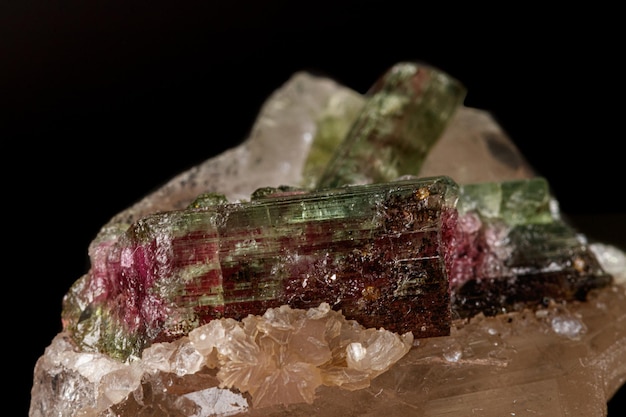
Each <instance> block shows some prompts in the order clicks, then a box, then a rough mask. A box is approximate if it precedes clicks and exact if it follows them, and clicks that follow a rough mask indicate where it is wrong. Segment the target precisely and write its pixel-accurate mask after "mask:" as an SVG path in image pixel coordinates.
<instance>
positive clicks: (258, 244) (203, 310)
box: [63, 177, 458, 358]
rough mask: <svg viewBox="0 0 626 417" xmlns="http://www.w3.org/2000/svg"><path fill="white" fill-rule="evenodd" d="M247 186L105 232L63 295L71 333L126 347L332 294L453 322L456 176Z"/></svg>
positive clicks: (126, 350)
mask: <svg viewBox="0 0 626 417" xmlns="http://www.w3.org/2000/svg"><path fill="white" fill-rule="evenodd" d="M255 194H256V196H255V198H254V199H253V200H252V201H250V202H245V203H225V204H220V202H219V201H220V200H219V198H216V197H215V196H208V197H201V198H199V199H198V200H197V201H196V202H194V204H192V208H190V209H187V210H181V211H171V212H166V213H159V214H154V215H151V216H148V217H146V218H143V219H141V220H139V221H138V222H136V223H135V224H133V225H132V226H131V227H130V228H129V229H128V230H127V231H126V232H125V233H123V234H122V235H120V236H118V237H117V238H116V239H108V240H103V241H101V244H102V246H101V247H98V246H97V245H96V246H95V247H93V248H92V254H95V255H94V257H92V263H93V267H92V270H91V272H90V273H89V274H88V275H86V276H85V277H83V278H82V279H81V280H79V282H77V283H76V284H75V285H74V286H73V288H72V289H71V290H70V292H69V293H68V295H67V296H66V297H65V300H64V309H63V318H64V326H65V328H66V330H68V331H69V332H70V333H72V334H73V336H74V338H75V339H76V341H77V342H78V343H79V344H80V345H81V346H82V348H83V349H86V350H97V351H103V352H106V353H108V354H110V355H112V356H115V357H119V358H126V357H128V356H129V355H136V354H139V352H141V350H142V349H143V348H144V347H145V346H147V345H149V344H151V343H152V342H154V341H167V340H173V339H175V338H177V337H180V336H181V335H185V334H187V333H188V332H189V331H190V330H191V329H193V328H196V327H198V326H199V325H201V324H204V323H207V322H209V321H211V320H212V319H216V318H221V317H230V318H236V319H242V318H244V317H246V316H247V315H248V314H263V313H264V312H265V311H266V310H267V309H268V308H271V307H277V306H281V305H285V304H287V305H290V306H292V307H296V308H309V307H313V306H318V305H319V304H320V303H321V302H327V303H329V304H330V306H331V307H332V308H333V309H336V310H341V311H342V313H343V314H344V315H345V316H346V317H347V318H349V319H355V320H357V321H358V322H359V323H361V324H362V325H364V326H367V327H376V328H377V327H384V328H385V329H387V330H391V331H397V332H399V333H405V332H408V331H412V332H414V334H415V335H416V336H417V337H427V336H440V335H445V334H448V333H449V326H450V309H449V305H450V304H449V303H450V298H449V285H448V275H447V270H448V268H449V262H450V259H451V258H450V255H449V254H448V253H447V251H448V250H449V248H450V247H451V246H450V243H449V242H448V241H449V240H450V239H452V237H453V231H454V229H455V219H456V210H455V209H454V207H455V204H456V200H457V198H458V186H457V185H456V184H455V183H454V182H453V181H452V180H450V179H449V178H446V177H437V178H431V179H419V180H406V181H397V182H390V183H384V184H372V185H364V186H353V187H343V188H339V189H333V190H325V191H319V192H310V193H305V192H302V191H295V192H294V191H292V190H289V189H288V188H283V189H277V190H276V192H274V193H272V192H271V191H270V190H263V191H262V192H259V193H255Z"/></svg>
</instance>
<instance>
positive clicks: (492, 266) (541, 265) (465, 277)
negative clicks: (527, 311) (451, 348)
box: [450, 177, 612, 317]
mask: <svg viewBox="0 0 626 417" xmlns="http://www.w3.org/2000/svg"><path fill="white" fill-rule="evenodd" d="M458 211H459V216H458V222H457V230H456V234H455V242H454V250H453V253H454V255H453V258H454V260H453V266H452V270H451V272H450V285H451V294H452V309H453V311H454V313H455V316H459V317H471V316H473V315H475V314H478V313H483V314H487V315H494V314H499V313H506V312H511V311H515V310H519V309H522V308H527V307H530V306H535V307H536V306H541V305H542V304H545V303H547V302H550V300H559V301H572V300H584V299H585V298H586V296H587V294H588V292H589V291H590V290H592V289H594V288H601V287H605V286H607V285H609V284H611V282H612V276H611V275H610V274H608V273H607V272H606V271H605V269H604V268H603V267H602V266H601V265H600V263H599V262H598V260H597V258H596V255H595V254H594V253H593V251H592V250H591V248H590V246H589V244H588V243H587V241H586V239H585V238H584V236H582V235H581V234H580V233H578V232H576V231H575V230H574V229H573V228H572V227H571V226H569V225H568V224H567V223H566V222H565V221H564V220H563V219H562V218H561V216H560V212H559V210H558V205H557V202H556V201H555V200H554V199H553V197H552V195H551V194H550V189H549V185H548V182H547V181H546V180H545V179H544V178H541V177H535V178H531V179H526V180H512V181H505V182H501V183H480V184H466V185H464V186H461V193H460V199H459V204H458Z"/></svg>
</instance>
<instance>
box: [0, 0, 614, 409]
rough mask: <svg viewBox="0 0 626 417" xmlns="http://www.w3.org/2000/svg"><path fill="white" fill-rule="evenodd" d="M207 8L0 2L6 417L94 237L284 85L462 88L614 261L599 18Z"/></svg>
mask: <svg viewBox="0 0 626 417" xmlns="http://www.w3.org/2000/svg"><path fill="white" fill-rule="evenodd" d="M213 3H215V2H209V1H205V2H200V1H191V2H170V3H166V2H159V1H151V2H130V1H129V2H121V1H96V0H92V1H90V2H79V1H48V2H45V4H44V2H43V1H32V0H22V1H9V0H4V2H3V3H2V4H1V5H0V54H1V55H0V103H1V105H2V108H0V129H1V130H0V138H1V139H2V144H3V156H4V158H3V160H4V163H3V172H4V178H5V190H4V191H5V197H4V199H3V201H4V204H3V205H4V213H5V215H4V220H5V223H6V226H7V227H6V230H7V231H8V232H7V233H6V234H5V243H6V244H5V246H4V247H5V249H4V251H5V261H6V264H7V265H10V266H11V268H7V270H8V271H9V272H5V276H4V280H5V281H4V282H5V285H6V286H7V287H6V288H7V289H6V290H5V291H4V294H5V295H7V297H9V298H11V300H9V303H8V304H7V305H8V306H10V307H8V313H5V314H7V315H6V316H5V326H7V330H6V331H5V340H4V343H5V348H4V349H5V352H6V351H7V349H8V351H9V355H10V356H8V357H7V356H6V353H5V360H9V361H13V359H12V355H13V354H14V353H15V352H16V351H17V352H18V353H19V355H18V358H19V359H16V360H15V362H16V363H19V366H20V368H19V370H18V371H13V376H14V379H17V380H18V384H17V386H18V387H19V392H18V393H17V395H18V396H19V401H20V406H21V408H22V410H23V411H24V412H26V410H27V408H28V401H29V390H30V386H31V384H32V369H33V367H34V364H35V361H36V359H37V358H38V357H39V356H40V355H41V354H43V350H44V348H45V347H46V346H47V345H48V344H49V342H50V341H51V340H52V338H53V337H54V335H55V334H56V333H57V332H58V331H59V330H60V319H59V317H60V309H61V305H60V304H61V298H62V296H63V294H64V293H65V292H66V291H67V289H68V287H69V286H70V285H71V283H72V282H73V281H74V280H75V279H77V278H78V277H79V276H80V275H82V274H83V273H84V272H85V271H86V270H87V269H88V267H89V265H88V260H87V254H86V251H87V245H88V244H89V242H90V240H91V239H92V238H93V237H94V236H95V234H96V233H97V231H98V229H99V227H100V226H101V225H103V224H104V223H105V222H106V221H107V220H108V219H109V218H110V217H112V216H113V215H114V214H115V213H117V212H119V211H120V210H122V209H124V208H125V207H127V206H128V205H130V204H131V203H133V202H134V201H136V200H137V199H139V198H140V197H142V196H144V195H145V194H147V193H148V192H150V191H152V190H153V189H155V188H157V187H158V186H159V185H161V184H162V183H163V182H164V181H166V180H168V179H169V178H171V177H172V176H174V175H176V174H178V173H180V172H181V171H183V170H185V169H187V168H189V167H190V166H192V165H195V164H197V163H199V162H201V161H203V160H205V159H207V158H208V157H210V156H212V155H215V154H217V153H219V152H221V151H223V150H225V149H227V148H229V147H232V146H235V145H236V144H238V143H239V142H240V141H241V140H243V139H244V138H245V137H246V135H247V133H248V131H249V129H250V127H251V125H252V123H253V121H254V118H255V116H256V114H257V112H258V110H259V107H260V106H261V104H262V103H263V101H264V100H265V99H266V98H267V97H268V96H269V94H271V93H272V92H273V91H274V90H275V89H277V88H278V87H280V86H281V84H283V83H284V82H285V81H287V79H288V78H289V77H290V76H291V75H292V74H293V73H294V72H296V71H299V70H308V71H311V72H314V73H317V74H320V75H326V76H329V77H331V78H334V79H336V80H338V81H339V82H341V83H343V84H345V85H347V86H348V87H351V88H353V89H355V90H357V91H359V92H366V91H367V89H368V88H369V87H370V86H371V84H372V83H373V82H374V81H375V80H376V79H377V78H378V77H379V76H380V75H381V74H382V73H383V72H384V71H385V70H386V69H387V68H388V67H390V66H391V65H393V64H395V63H396V62H399V61H402V60H416V61H422V62H426V63H429V64H432V65H435V66H437V67H439V68H440V69H442V70H444V71H446V72H448V73H449V74H450V75H452V76H454V77H456V78H458V79H459V80H461V81H462V82H463V83H464V84H465V86H466V87H467V89H468V95H467V98H466V100H465V104H466V105H468V106H472V107H477V108H481V109H484V110H488V111H490V112H491V113H492V114H493V116H494V117H495V118H496V120H498V121H499V122H500V124H501V125H502V126H503V128H504V129H505V131H506V132H507V133H508V134H509V136H510V137H511V138H512V139H513V140H514V141H515V143H516V144H517V145H518V147H519V148H520V149H521V151H522V152H523V153H524V155H525V156H526V157H527V158H528V159H529V160H530V162H531V164H532V165H533V166H534V167H535V168H536V169H537V170H538V172H539V173H540V174H542V175H543V176H545V177H546V178H548V180H549V181H550V183H551V185H552V187H553V191H554V193H555V195H556V196H557V198H558V199H559V201H560V203H561V209H562V211H563V212H564V213H566V214H567V215H568V216H570V217H571V219H572V221H573V222H574V223H575V225H576V226H578V227H580V228H581V230H583V231H584V232H585V233H587V234H588V236H590V237H591V238H592V239H599V240H601V241H605V242H608V243H615V244H618V245H621V246H622V247H624V246H626V244H625V241H626V240H625V238H624V236H625V235H626V225H625V223H626V221H625V220H626V210H625V209H624V206H623V205H622V204H623V203H622V199H623V197H622V194H623V180H624V175H623V162H622V160H623V157H622V153H621V152H622V151H621V149H620V147H621V146H620V145H621V142H623V137H624V135H623V131H622V130H621V129H622V119H623V115H622V111H623V104H622V103H623V102H622V97H623V90H624V88H623V75H622V73H623V64H622V63H621V62H620V59H619V57H620V55H621V54H622V52H623V51H622V50H621V49H620V48H621V47H622V46H623V45H622V43H621V42H620V40H619V39H620V37H619V35H622V34H621V33H619V32H621V31H619V30H618V27H617V26H616V25H615V23H613V22H614V20H615V19H616V18H615V16H618V15H619V14H618V13H617V11H613V10H607V9H599V8H598V9H590V8H589V7H587V8H586V9H584V10H583V9H581V10H575V9H571V8H570V9H568V10H554V11H551V10H549V9H547V8H537V9H533V8H529V7H526V8H517V7H515V6H512V5H510V6H508V7H507V8H484V9H481V8H479V7H477V6H476V5H472V6H465V8H464V9H459V8H457V6H452V5H450V4H443V3H442V4H441V6H442V7H432V8H431V7H430V6H429V7H424V5H421V4H419V3H415V4H413V5H412V6H407V5H404V4H402V3H394V2H370V3H365V2H356V1H346V2H340V3H324V2H315V3H313V2H308V3H298V2H286V1H282V2H281V1H265V2H251V1H248V2H236V1H233V2H228V3H225V4H213ZM7 250H8V252H7ZM622 391H623V390H622ZM623 397H624V394H623V393H621V392H620V394H619V395H618V396H617V397H616V399H615V400H614V401H612V402H611V404H610V407H609V416H615V415H617V413H619V411H617V407H618V405H619V401H621V399H622V398H623Z"/></svg>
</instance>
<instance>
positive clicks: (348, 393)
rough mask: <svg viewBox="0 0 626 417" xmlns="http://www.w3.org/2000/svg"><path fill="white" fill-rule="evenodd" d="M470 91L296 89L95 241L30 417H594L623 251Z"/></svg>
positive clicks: (624, 359) (616, 335) (624, 369)
mask: <svg viewBox="0 0 626 417" xmlns="http://www.w3.org/2000/svg"><path fill="white" fill-rule="evenodd" d="M464 95H465V89H464V87H463V86H462V85H461V84H460V83H459V82H458V81H457V80H455V79H453V78H451V77H450V76H448V75H447V74H445V73H442V72H441V71H438V70H437V69H435V68H431V67H428V66H424V65H416V64H413V63H399V64H397V65H396V66H394V67H392V68H391V69H390V70H389V71H388V72H387V73H385V74H383V76H382V77H381V79H380V80H378V81H377V82H376V83H375V84H374V85H373V87H372V89H371V90H370V91H369V92H368V94H367V95H365V96H360V95H358V94H356V93H354V92H352V91H349V90H347V89H345V88H344V87H341V86H339V85H337V84H335V83H333V82H332V81H330V80H324V79H315V78H314V77H311V76H308V75H304V74H298V75H297V76H294V78H293V79H292V80H291V81H290V82H289V83H287V84H286V85H285V87H284V88H283V89H281V90H280V91H279V92H277V93H276V94H275V95H274V96H273V97H272V99H270V100H269V101H268V103H267V105H266V106H264V108H263V109H262V111H261V114H260V115H259V119H258V121H257V123H256V124H255V126H254V128H253V132H252V134H251V135H250V138H249V139H248V140H247V141H245V142H244V143H243V144H242V145H241V146H240V147H238V148H236V149H234V150H232V152H227V153H225V154H224V155H220V156H218V157H216V158H213V159H211V160H208V161H207V162H206V163H204V164H202V165H201V166H199V167H196V168H195V169H193V170H192V171H190V172H188V173H183V174H181V176H180V177H177V178H175V179H173V180H172V181H171V182H170V183H168V184H166V185H165V186H163V187H162V188H161V189H159V190H157V191H156V192H155V193H154V194H151V195H150V196H147V197H146V198H145V199H144V200H142V201H140V202H139V203H137V204H136V205H134V206H133V207H130V208H129V209H127V210H125V211H123V212H122V213H119V214H118V215H116V216H115V217H113V218H112V220H111V221H110V222H109V223H108V224H106V225H104V226H103V228H102V230H101V231H100V233H99V234H98V236H97V237H96V239H94V241H93V242H92V244H91V245H90V247H89V255H90V259H91V268H90V270H89V271H88V272H87V273H86V274H85V275H84V276H83V277H81V278H80V279H79V280H77V281H76V283H75V284H74V285H73V286H72V288H70V290H69V291H68V293H67V295H66V296H65V298H64V300H63V314H62V320H63V331H62V332H61V333H60V334H59V335H58V336H57V337H56V338H55V339H54V340H53V341H52V344H51V345H50V347H49V348H48V349H47V351H46V353H45V354H44V355H43V356H42V357H41V358H40V360H39V361H38V363H37V367H36V369H35V378H34V384H33V390H32V402H31V410H30V413H29V415H30V417H44V416H48V415H51V414H55V415H57V414H58V415H67V416H85V415H87V416H98V417H110V416H112V415H116V416H146V417H147V416H151V417H154V416H173V415H175V416H190V417H191V416H204V415H215V416H235V415H237V416H244V415H245V416H267V415H273V416H282V415H290V416H310V415H317V414H323V415H325V416H333V415H342V416H344V415H381V414H384V415H388V416H396V415H398V416H399V415H402V416H403V417H404V416H408V415H416V413H419V414H418V415H424V416H435V415H448V414H451V415H464V414H466V412H467V410H472V412H477V413H481V414H480V415H483V416H494V417H495V416H501V415H517V414H519V415H522V414H523V413H526V412H528V413H529V412H533V413H534V412H537V413H544V414H545V415H574V413H582V415H599V411H598V410H604V409H605V403H606V400H607V399H608V398H610V396H611V395H612V394H613V393H614V392H615V391H616V390H617V388H618V387H619V385H620V384H621V382H622V381H623V375H626V365H624V364H626V347H625V346H624V344H623V343H621V341H623V340H624V338H626V334H624V332H625V330H624V329H625V327H624V326H623V325H622V323H623V322H624V319H625V317H626V300H624V297H625V292H624V289H623V286H622V285H623V282H622V281H623V280H624V278H623V277H624V276H626V273H624V271H625V270H626V261H621V262H620V261H619V260H620V259H626V256H625V255H624V254H623V253H622V252H621V251H619V250H616V249H615V248H611V247H607V246H600V245H595V246H593V245H589V243H588V242H587V241H586V239H585V237H584V236H582V235H581V234H579V233H578V232H577V231H575V230H574V229H572V228H571V227H570V226H569V225H568V224H567V222H566V221H564V220H563V219H562V218H561V216H560V213H559V210H558V204H557V201H556V200H555V199H554V198H553V196H552V195H551V193H550V189H549V184H548V181H547V180H546V179H544V178H541V177H537V176H536V175H535V174H534V173H533V170H532V169H531V168H530V167H529V166H527V165H526V163H525V161H524V159H523V157H522V156H521V155H519V154H518V153H517V150H516V148H515V146H514V145H513V144H512V143H511V142H510V141H509V140H508V138H506V135H504V134H503V133H502V132H501V131H499V130H498V126H497V125H496V124H495V123H494V122H493V120H491V119H490V118H489V117H488V115H486V114H485V113H483V112H480V111H477V110H475V109H468V108H464V107H462V106H460V105H461V102H462V100H463V97H464ZM241 161H248V163H244V162H241ZM252 161H254V162H252ZM224 167H229V169H226V170H225V169H224ZM226 172H227V173H226ZM615 277H617V278H619V279H620V280H619V282H618V280H616V279H615ZM589 381H591V383H590V382H589ZM555 398H559V401H554V399H555ZM416 410H419V411H416Z"/></svg>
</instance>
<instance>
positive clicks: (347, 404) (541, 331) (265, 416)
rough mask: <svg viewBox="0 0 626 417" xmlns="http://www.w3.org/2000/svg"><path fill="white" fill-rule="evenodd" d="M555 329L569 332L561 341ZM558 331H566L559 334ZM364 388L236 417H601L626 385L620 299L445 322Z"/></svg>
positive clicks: (593, 297)
mask: <svg viewBox="0 0 626 417" xmlns="http://www.w3.org/2000/svg"><path fill="white" fill-rule="evenodd" d="M559 320H564V321H568V320H569V321H571V323H574V324H579V325H580V328H579V330H578V331H572V332H569V333H568V332H567V330H566V331H565V332H564V331H563V330H562V327H559V326H558V325H557V324H556V323H558V322H559ZM566 329H567V327H566ZM416 342H417V343H416V344H415V346H414V347H413V348H412V349H411V350H410V351H409V353H407V354H406V356H404V357H403V358H402V359H401V360H400V361H398V362H397V363H396V364H395V365H394V366H393V367H392V368H391V369H390V370H388V371H387V372H386V373H384V374H382V375H380V376H378V377H376V378H375V379H374V380H372V382H371V385H370V386H369V387H368V388H364V389H361V390H356V391H347V390H341V389H337V388H336V387H325V386H323V387H320V388H319V389H318V392H317V395H316V399H315V401H314V402H313V403H312V404H294V405H291V406H288V407H268V408H262V409H250V410H249V411H247V412H245V413H239V414H234V416H237V417H244V416H247V417H286V416H291V417H305V416H306V417H308V416H311V415H323V416H325V417H326V416H328V417H333V416H337V417H339V416H341V417H363V416H371V417H374V416H381V415H384V416H388V417H394V416H404V417H406V416H411V417H444V416H470V415H471V416H479V417H501V416H516V417H519V416H523V417H537V416H539V417H604V416H606V412H607V405H606V403H607V401H608V400H609V399H610V398H611V396H612V395H613V394H614V393H615V392H616V391H617V390H618V389H619V387H620V386H621V385H622V384H623V383H624V381H625V380H626V360H625V359H626V291H625V289H624V287H623V286H620V285H614V286H610V287H607V288H604V289H601V290H594V291H593V292H592V293H591V294H590V296H589V300H588V301H586V302H579V301H573V302H567V303H562V304H552V305H550V306H548V307H546V308H544V309H540V310H537V311H531V310H524V311H520V312H514V313H508V314H501V315H497V316H493V317H486V316H483V315H478V316H476V317H474V318H472V319H470V320H458V321H455V325H454V327H453V329H452V334H451V335H450V336H444V337H436V338H429V339H419V340H418V341H416Z"/></svg>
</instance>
